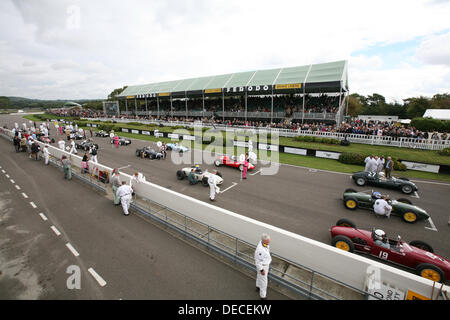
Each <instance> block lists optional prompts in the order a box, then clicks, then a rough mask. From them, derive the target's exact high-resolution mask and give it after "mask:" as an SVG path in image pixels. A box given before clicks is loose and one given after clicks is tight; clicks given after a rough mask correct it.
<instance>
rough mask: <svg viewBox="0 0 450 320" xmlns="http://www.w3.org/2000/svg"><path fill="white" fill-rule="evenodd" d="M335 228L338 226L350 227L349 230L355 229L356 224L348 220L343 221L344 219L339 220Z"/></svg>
mask: <svg viewBox="0 0 450 320" xmlns="http://www.w3.org/2000/svg"><path fill="white" fill-rule="evenodd" d="M336 226H338V227H350V228H354V229H356V224H354V223H353V221H351V220H349V219H345V218H342V219H339V220H338V221H337V222H336Z"/></svg>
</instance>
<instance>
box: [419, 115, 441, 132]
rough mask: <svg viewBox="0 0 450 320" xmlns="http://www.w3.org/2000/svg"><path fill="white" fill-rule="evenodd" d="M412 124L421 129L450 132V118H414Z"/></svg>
mask: <svg viewBox="0 0 450 320" xmlns="http://www.w3.org/2000/svg"><path fill="white" fill-rule="evenodd" d="M411 126H413V127H415V128H416V129H417V130H420V131H428V132H430V131H439V132H444V131H446V132H450V120H437V119H431V118H414V119H412V120H411Z"/></svg>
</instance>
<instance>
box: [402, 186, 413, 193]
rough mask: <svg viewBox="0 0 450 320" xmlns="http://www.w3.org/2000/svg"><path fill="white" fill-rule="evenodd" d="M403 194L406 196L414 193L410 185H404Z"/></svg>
mask: <svg viewBox="0 0 450 320" xmlns="http://www.w3.org/2000/svg"><path fill="white" fill-rule="evenodd" d="M402 192H403V193H406V194H410V193H412V192H413V188H412V187H411V186H410V185H408V184H404V185H402Z"/></svg>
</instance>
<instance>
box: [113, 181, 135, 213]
mask: <svg viewBox="0 0 450 320" xmlns="http://www.w3.org/2000/svg"><path fill="white" fill-rule="evenodd" d="M132 193H133V189H132V188H131V186H129V185H128V184H127V183H126V182H125V181H122V185H121V186H120V187H119V188H118V189H117V192H116V195H117V197H119V198H120V202H121V203H122V209H123V214H124V215H126V216H128V215H129V214H130V213H129V212H128V210H129V209H130V203H131V198H132Z"/></svg>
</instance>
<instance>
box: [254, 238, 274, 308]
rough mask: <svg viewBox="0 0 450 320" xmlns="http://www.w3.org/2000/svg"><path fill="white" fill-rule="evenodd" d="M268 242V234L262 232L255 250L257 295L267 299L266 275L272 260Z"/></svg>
mask: <svg viewBox="0 0 450 320" xmlns="http://www.w3.org/2000/svg"><path fill="white" fill-rule="evenodd" d="M269 243H270V236H269V235H268V234H265V233H264V234H263V235H262V236H261V241H260V242H259V243H258V246H257V247H256V250H255V265H256V291H259V296H260V298H261V299H263V300H265V299H267V282H268V281H267V275H268V273H269V266H270V263H271V262H272V257H271V256H270V248H269Z"/></svg>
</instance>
